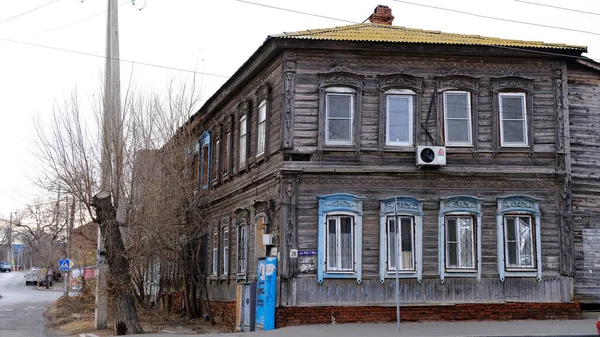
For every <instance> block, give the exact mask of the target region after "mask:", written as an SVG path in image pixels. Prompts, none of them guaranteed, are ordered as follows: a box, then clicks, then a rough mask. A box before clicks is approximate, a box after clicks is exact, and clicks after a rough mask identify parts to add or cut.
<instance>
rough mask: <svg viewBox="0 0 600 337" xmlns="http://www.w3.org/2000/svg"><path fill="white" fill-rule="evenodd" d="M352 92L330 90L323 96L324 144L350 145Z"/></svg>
mask: <svg viewBox="0 0 600 337" xmlns="http://www.w3.org/2000/svg"><path fill="white" fill-rule="evenodd" d="M354 92H355V91H354V90H353V89H350V88H331V89H328V91H327V94H326V95H325V100H326V111H325V114H326V119H325V130H326V132H325V142H326V143H327V144H332V145H350V144H352V137H353V135H352V127H353V125H352V123H353V116H354Z"/></svg>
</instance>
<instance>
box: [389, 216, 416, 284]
mask: <svg viewBox="0 0 600 337" xmlns="http://www.w3.org/2000/svg"><path fill="white" fill-rule="evenodd" d="M402 219H409V220H410V232H411V243H410V244H411V258H410V266H409V267H408V268H407V267H405V266H401V267H399V268H398V271H399V272H407V271H409V272H414V271H415V270H416V267H415V266H416V259H415V256H416V252H415V243H416V240H415V234H416V230H415V228H416V225H415V217H414V216H412V215H402V214H398V216H394V215H388V216H387V219H386V235H387V238H386V245H387V249H386V253H387V256H386V259H387V271H388V272H395V271H396V259H397V257H398V256H397V255H393V256H392V255H390V254H391V253H392V252H390V250H391V244H394V247H398V248H400V249H401V250H400V252H402V251H403V250H402V242H403V240H402V239H403V238H402V230H401V225H402ZM390 220H393V221H394V223H395V224H396V230H395V232H394V237H390ZM398 220H400V221H398ZM400 261H402V259H401V260H400Z"/></svg>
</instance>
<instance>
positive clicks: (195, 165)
mask: <svg viewBox="0 0 600 337" xmlns="http://www.w3.org/2000/svg"><path fill="white" fill-rule="evenodd" d="M192 181H193V184H194V187H195V188H197V187H198V185H199V184H200V144H199V141H197V142H196V144H195V146H194V153H193V157H192Z"/></svg>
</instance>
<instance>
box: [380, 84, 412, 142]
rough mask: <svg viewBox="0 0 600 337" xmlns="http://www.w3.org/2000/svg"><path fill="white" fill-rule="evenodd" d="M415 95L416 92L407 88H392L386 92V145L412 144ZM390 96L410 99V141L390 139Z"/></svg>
mask: <svg viewBox="0 0 600 337" xmlns="http://www.w3.org/2000/svg"><path fill="white" fill-rule="evenodd" d="M414 96H415V92H414V91H412V90H406V89H391V90H388V91H386V92H385V145H387V146H412V145H413V124H414ZM390 98H406V99H408V107H409V111H408V141H406V142H404V141H393V140H390Z"/></svg>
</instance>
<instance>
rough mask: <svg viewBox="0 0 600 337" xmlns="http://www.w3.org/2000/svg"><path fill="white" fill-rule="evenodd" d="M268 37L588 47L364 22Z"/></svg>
mask: <svg viewBox="0 0 600 337" xmlns="http://www.w3.org/2000/svg"><path fill="white" fill-rule="evenodd" d="M271 37H273V38H289V39H307V40H330V41H365V42H367V41H368V42H391V43H394V42H396V43H398V42H399V43H432V44H455V45H477V46H502V47H515V48H549V49H573V50H578V51H581V52H586V51H587V47H585V46H573V45H567V44H562V43H544V42H540V41H520V40H508V39H499V38H493V37H485V36H479V35H463V34H452V33H444V32H440V31H431V30H422V29H412V28H406V27H400V26H388V25H380V24H374V23H363V24H356V25H350V26H342V27H333V28H325V29H315V30H305V31H299V32H291V33H283V34H277V35H271Z"/></svg>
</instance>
